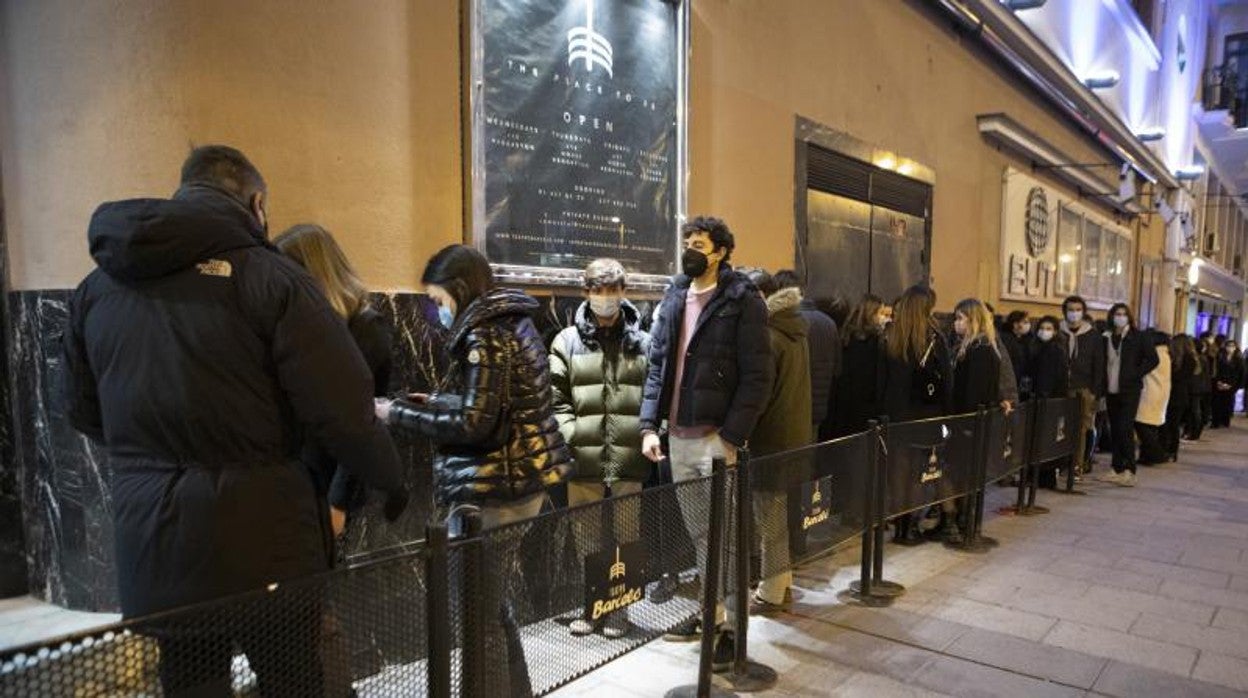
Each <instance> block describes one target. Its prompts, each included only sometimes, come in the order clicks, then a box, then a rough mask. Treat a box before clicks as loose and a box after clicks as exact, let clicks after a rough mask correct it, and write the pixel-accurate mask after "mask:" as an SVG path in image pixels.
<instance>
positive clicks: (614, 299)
mask: <svg viewBox="0 0 1248 698" xmlns="http://www.w3.org/2000/svg"><path fill="white" fill-rule="evenodd" d="M584 287H585V296H586V300H585V301H584V302H583V303H581V305H580V307H579V308H577V310H576V318H575V322H574V324H573V325H572V326H571V327H565V328H563V330H561V331H560V332H559V334H558V335H556V336H555V339H554V341H553V342H551V347H550V377H551V387H552V388H553V389H554V405H555V418H556V419H557V420H559V430H560V431H561V432H563V437H564V440H565V441H567V443H568V447H569V448H571V449H572V456H573V460H574V462H575V470H574V471H573V474H572V479H571V480H570V481H569V482H568V505H569V506H576V505H578V504H584V503H587V502H596V501H598V500H600V499H603V498H605V497H619V496H622V495H627V494H633V493H635V492H640V491H641V488H642V483H644V482H645V481H646V480H647V479H649V477H650V473H651V471H652V470H653V468H654V464H653V463H651V462H650V460H649V459H647V458H646V457H645V455H644V454H642V452H641V430H640V428H639V418H638V414H639V413H640V412H641V395H642V388H643V387H644V385H645V381H646V367H647V365H648V364H647V361H646V354H647V352H648V351H649V349H650V335H648V334H646V333H645V332H644V331H643V330H642V329H641V322H640V318H641V313H640V312H639V311H638V310H637V307H636V306H634V305H633V304H632V303H630V302H629V301H628V299H626V298H625V297H624V294H625V291H626V290H627V273H626V272H625V271H624V267H623V266H622V265H621V264H620V263H619V262H617V261H616V260H614V259H596V260H594V261H593V262H590V264H589V266H588V267H586V268H585V274H584ZM630 507H631V511H625V509H626V508H630ZM638 507H640V503H639V500H637V499H636V498H633V499H630V500H628V501H627V503H622V504H621V506H619V507H617V509H616V511H617V521H616V523H615V536H616V540H618V541H620V542H628V541H632V540H636V539H637V538H638V537H639V536H640V531H639V530H637V526H638V522H639V521H640V520H641V517H640V511H639V510H638ZM581 523H582V525H581V527H580V528H582V529H589V528H594V525H593V523H596V522H593V523H588V522H583V521H582V522H581ZM601 537H602V532H600V531H591V530H577V531H576V536H575V539H576V543H577V547H578V549H579V550H580V553H581V554H582V555H588V554H590V553H593V552H596V551H595V550H593V549H590V546H589V545H588V543H589V542H591V541H596V540H598V539H599V538H601ZM569 630H570V631H571V632H572V634H573V635H588V634H590V633H592V632H594V630H595V627H594V625H593V624H591V623H590V622H589V621H587V620H584V619H582V618H578V619H577V620H575V621H573V622H572V624H571V625H570V626H569ZM627 630H628V614H627V609H624V610H621V611H616V612H615V613H611V614H609V615H607V617H606V618H605V619H604V620H603V622H602V626H601V632H602V634H603V635H605V636H607V637H610V638H617V637H622V636H623V635H624V634H625V633H626V632H627Z"/></svg>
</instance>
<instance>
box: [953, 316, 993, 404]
mask: <svg viewBox="0 0 1248 698" xmlns="http://www.w3.org/2000/svg"><path fill="white" fill-rule="evenodd" d="M953 331H954V333H955V334H956V335H957V336H958V350H957V352H956V353H955V355H954V366H953V411H954V412H955V413H959V414H961V413H966V412H974V411H975V410H977V409H979V407H980V406H981V405H996V404H998V403H999V402H1000V401H1001V388H1000V380H999V377H1000V375H1001V374H1000V369H1001V355H1000V354H998V353H997V341H996V337H994V336H993V335H994V334H995V331H994V330H993V328H992V316H991V315H989V314H988V309H987V308H985V307H984V304H983V303H981V302H979V301H978V300H976V299H974V298H968V299H966V300H964V301H962V302H960V303H958V305H957V307H956V308H954V311H953Z"/></svg>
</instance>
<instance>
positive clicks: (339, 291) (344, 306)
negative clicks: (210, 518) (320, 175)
mask: <svg viewBox="0 0 1248 698" xmlns="http://www.w3.org/2000/svg"><path fill="white" fill-rule="evenodd" d="M273 245H274V246H275V247H277V249H279V250H281V251H282V252H283V253H284V254H285V255H286V256H287V257H290V258H291V259H293V260H295V262H297V263H298V264H299V266H301V267H303V268H304V269H306V270H307V271H308V273H309V274H311V275H312V278H313V279H314V280H315V281H316V283H317V285H318V286H320V288H321V292H322V293H324V294H325V298H326V300H328V301H329V305H330V307H332V308H333V309H334V312H335V313H337V314H338V316H339V317H341V318H343V319H344V320H345V321H346V323H347V329H348V330H350V332H351V337H352V339H354V340H355V344H356V347H358V348H359V350H360V354H361V355H363V357H364V362H365V363H366V364H368V368H369V371H371V372H372V374H373V396H374V397H381V396H383V395H385V394H386V390H387V389H388V388H389V385H390V370H391V364H392V359H391V348H392V345H393V342H394V329H393V328H392V327H391V326H390V323H389V322H387V321H386V319H385V318H384V317H382V315H381V313H378V312H377V311H376V310H373V309H372V308H371V307H370V306H369V304H368V289H367V288H365V286H364V283H363V282H362V281H360V277H359V275H357V274H356V273H355V270H354V269H352V267H351V263H350V262H349V261H347V256H346V255H345V254H343V252H342V248H340V247H339V246H338V243H337V242H336V241H335V240H334V236H333V235H331V234H330V232H329V231H328V230H325V229H324V228H322V227H321V226H319V225H315V224H311V223H300V224H298V225H294V226H291V227H290V228H288V229H287V230H286V231H285V232H283V233H282V234H281V235H279V236H277V238H275V239H274V240H273ZM302 457H303V462H304V463H305V464H307V466H308V468H309V470H310V471H311V472H312V476H313V479H314V480H316V482H317V486H318V491H320V492H322V493H324V494H325V496H326V497H327V498H328V501H329V505H330V523H331V528H332V531H333V535H334V536H335V537H337V536H339V535H341V534H342V531H343V528H344V527H345V526H346V519H347V513H348V512H354V511H357V510H358V509H359V508H360V507H361V506H363V504H364V498H365V492H364V488H363V487H362V486H361V485H360V483H359V482H358V481H357V480H355V479H354V478H352V477H350V476H349V475H348V474H347V471H346V470H345V469H342V468H339V467H338V463H337V462H336V461H335V460H334V459H333V458H332V457H331V456H330V455H329V453H328V452H327V451H326V450H325V449H324V448H322V447H320V445H319V444H315V443H309V444H308V445H306V446H305V447H304V452H303V456H302Z"/></svg>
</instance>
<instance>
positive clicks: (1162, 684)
mask: <svg viewBox="0 0 1248 698" xmlns="http://www.w3.org/2000/svg"><path fill="white" fill-rule="evenodd" d="M1234 424H1235V426H1234V427H1232V428H1231V429H1229V430H1218V431H1207V432H1206V433H1205V436H1204V439H1203V441H1201V442H1199V443H1184V444H1183V451H1182V453H1181V454H1180V462H1179V463H1172V464H1167V465H1162V466H1157V467H1152V468H1148V467H1141V468H1140V474H1139V485H1138V486H1137V487H1134V488H1123V487H1117V486H1114V485H1107V484H1101V483H1097V482H1094V481H1092V480H1093V478H1087V479H1085V482H1084V483H1083V484H1082V485H1081V488H1082V489H1084V490H1085V491H1086V492H1087V493H1088V494H1087V496H1064V495H1059V494H1055V493H1052V492H1048V491H1042V492H1041V493H1040V496H1039V502H1040V503H1042V504H1043V505H1044V506H1046V507H1050V508H1051V510H1052V511H1051V513H1049V514H1047V515H1041V516H1032V517H1004V516H999V515H997V514H996V513H995V509H996V507H997V506H1002V505H1005V504H1009V503H1012V501H1011V500H1012V497H1013V493H1014V490H1012V489H1000V488H991V489H990V491H989V506H988V514H987V515H986V518H987V521H986V524H985V533H986V534H987V535H989V536H992V537H994V538H997V539H998V540H999V541H1000V543H1001V545H1000V547H998V548H997V549H995V550H992V551H990V552H988V553H986V554H982V555H973V554H968V553H961V552H953V551H950V550H948V549H946V548H944V547H943V546H939V545H935V544H927V545H923V546H920V547H917V548H903V547H898V546H894V545H891V544H890V545H889V546H888V549H887V552H886V557H885V577H886V578H888V579H891V580H894V581H898V582H901V583H903V584H905V585H906V587H907V589H908V592H907V593H906V594H905V595H904V596H903V597H901V598H900V599H898V600H897V602H896V603H895V604H894V605H893V606H892V607H891V608H883V609H871V608H861V607H856V606H852V605H847V604H846V603H845V602H843V601H841V600H839V598H838V592H840V591H842V590H843V589H845V587H846V585H847V584H848V583H849V581H850V580H852V579H854V578H856V575H857V573H858V567H857V562H858V549H857V547H856V546H854V547H852V548H847V549H845V550H843V551H841V552H839V553H838V554H837V555H835V556H832V557H830V558H826V559H824V560H821V561H818V562H816V563H814V564H811V565H809V566H807V567H805V568H803V569H801V570H799V572H798V574H797V579H796V587H797V588H796V589H795V590H794V596H795V604H794V607H793V610H792V612H791V613H788V614H784V615H781V616H778V617H777V618H775V619H774V620H769V619H765V618H753V619H751V622H750V650H751V651H750V654H751V656H752V658H753V659H755V660H757V661H761V662H763V663H765V664H767V665H769V666H771V667H772V668H774V669H776V670H777V672H778V673H779V676H780V681H779V683H778V684H777V686H776V687H775V689H773V690H770V691H767V692H764V693H758V694H754V695H759V696H870V697H871V698H881V697H886V696H934V695H950V696H960V697H961V696H1085V695H1093V696H1122V697H1124V698H1125V697H1128V696H1130V697H1132V698H1135V697H1139V696H1165V697H1167V698H1168V697H1173V696H1245V695H1248V552H1246V551H1248V457H1246V455H1245V454H1248V428H1245V425H1246V424H1248V422H1246V421H1245V420H1243V419H1242V418H1240V417H1236V419H1235V422H1234ZM1106 460H1107V456H1106V455H1102V456H1101V457H1100V461H1101V462H1102V463H1104V462H1105V461H1106ZM1104 469H1105V466H1103V465H1102V466H1099V467H1098V471H1097V473H1094V475H1096V474H1099V472H1103V470H1104ZM696 663H697V646H696V643H694V644H687V645H674V644H668V643H664V642H662V641H658V642H654V643H651V644H649V645H647V646H646V647H643V648H642V649H639V650H637V651H635V652H633V653H631V654H629V655H627V656H625V657H623V658H622V659H620V660H618V661H616V662H613V663H611V664H609V665H607V666H605V667H603V668H602V669H600V670H598V671H596V672H593V673H591V674H589V675H588V676H586V677H585V678H583V679H581V680H579V681H576V682H574V683H572V684H569V685H568V686H566V687H564V688H563V689H561V690H560V691H558V692H556V693H555V694H553V695H555V696H558V697H559V698H576V697H579V696H585V697H586V698H589V697H590V696H594V697H595V698H606V697H608V696H621V697H623V698H627V697H630V696H661V695H663V694H664V693H665V692H666V691H667V690H668V689H670V688H672V687H674V686H679V685H685V684H689V683H691V682H693V680H694V678H695V676H696Z"/></svg>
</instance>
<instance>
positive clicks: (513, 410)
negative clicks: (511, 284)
mask: <svg viewBox="0 0 1248 698" xmlns="http://www.w3.org/2000/svg"><path fill="white" fill-rule="evenodd" d="M421 281H422V283H423V284H424V285H425V290H426V292H427V293H428V294H429V296H430V298H432V299H433V300H434V302H435V303H437V304H438V315H439V317H440V318H441V320H442V323H443V324H444V325H446V326H447V327H448V328H449V330H450V337H449V338H448V340H447V352H448V353H449V354H450V357H451V362H452V366H451V369H450V370H449V371H447V374H446V379H445V380H444V381H443V385H442V386H441V388H440V389H439V390H438V391H437V392H435V393H433V394H432V395H413V396H410V397H411V399H409V400H403V399H400V400H395V401H393V402H391V401H388V400H378V402H377V415H378V417H380V418H382V419H385V420H387V421H388V422H389V423H391V424H393V425H395V426H397V427H399V428H401V429H406V430H408V431H411V432H414V433H416V434H419V435H421V436H425V437H427V438H429V439H431V440H433V441H434V443H436V444H437V446H438V455H437V458H436V459H435V463H434V467H435V475H436V477H435V486H436V490H437V496H438V502H439V504H441V505H444V506H454V505H457V504H472V505H475V506H477V507H479V509H480V512H481V519H482V524H483V526H484V527H485V528H492V527H494V526H498V525H502V524H505V523H510V522H512V521H517V520H522V519H527V518H532V517H534V516H537V514H538V513H539V512H540V511H541V509H542V504H543V503H544V502H545V499H546V489H547V488H548V487H550V486H552V485H556V484H559V483H560V482H562V481H563V480H565V479H566V478H567V476H568V473H569V472H570V471H571V461H572V459H571V456H570V453H569V450H568V447H567V444H565V443H564V440H563V436H562V435H561V434H560V433H559V423H558V422H557V421H556V420H555V412H554V401H553V398H552V393H551V387H550V365H549V359H548V356H547V353H546V347H545V345H544V344H543V343H542V338H541V335H540V334H539V333H538V331H537V328H536V326H534V324H533V319H532V315H533V313H535V312H537V310H538V308H539V307H540V305H539V304H538V302H537V301H535V300H533V299H532V298H530V297H529V296H527V295H525V294H524V293H522V292H520V291H516V290H512V289H504V288H498V287H495V286H494V279H493V272H492V271H491V270H490V265H489V263H488V262H487V261H486V259H485V257H484V256H482V255H481V253H480V252H477V251H476V250H475V249H473V248H471V247H468V246H466V245H451V246H450V247H446V248H443V250H442V251H441V252H438V253H437V254H436V255H434V256H433V258H432V259H430V260H429V264H428V265H427V266H426V267H425V273H424V276H423V277H422V279H421Z"/></svg>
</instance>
